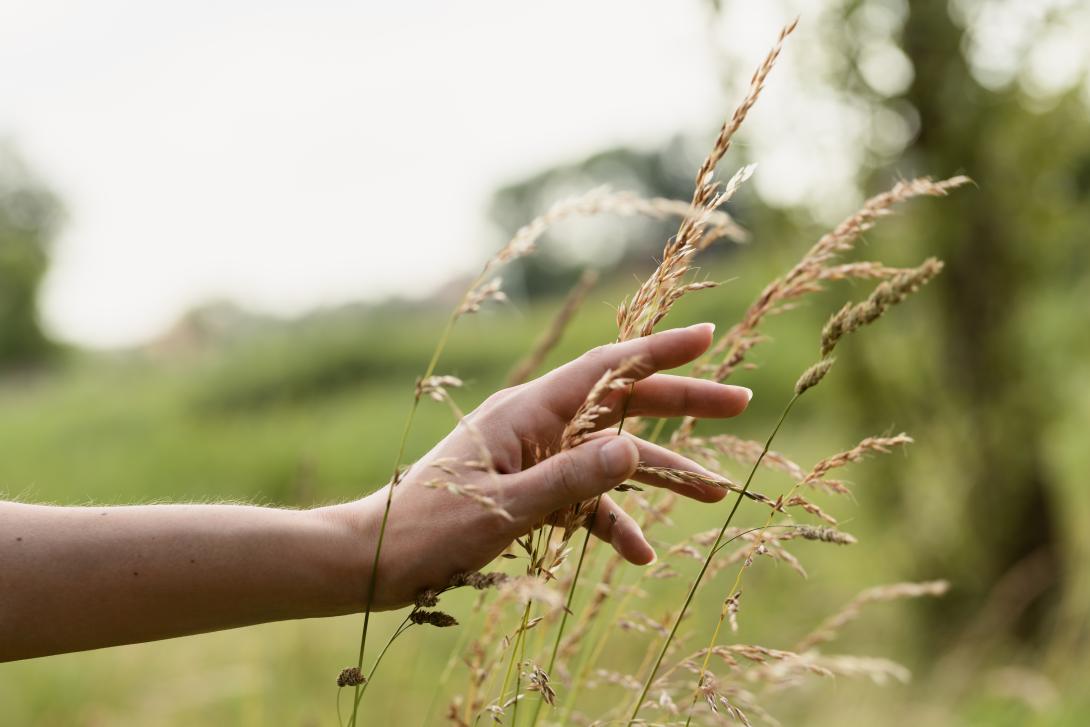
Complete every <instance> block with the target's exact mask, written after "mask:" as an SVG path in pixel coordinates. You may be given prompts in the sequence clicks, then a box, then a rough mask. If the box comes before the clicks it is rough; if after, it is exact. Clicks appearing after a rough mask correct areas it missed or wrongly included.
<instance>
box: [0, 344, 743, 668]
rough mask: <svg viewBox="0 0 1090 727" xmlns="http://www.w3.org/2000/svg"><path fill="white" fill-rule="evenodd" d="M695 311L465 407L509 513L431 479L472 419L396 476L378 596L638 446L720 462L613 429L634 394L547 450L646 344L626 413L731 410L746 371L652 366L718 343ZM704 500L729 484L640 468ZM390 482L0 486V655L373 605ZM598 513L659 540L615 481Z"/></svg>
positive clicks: (625, 546)
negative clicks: (271, 486)
mask: <svg viewBox="0 0 1090 727" xmlns="http://www.w3.org/2000/svg"><path fill="white" fill-rule="evenodd" d="M711 336H712V326H711V325H710V324H701V325H698V326H692V327H689V328H680V329H674V330H670V331H664V332H662V333H657V334H655V335H653V336H648V337H646V338H641V339H637V340H634V341H628V342H625V343H619V344H612V345H609V346H603V347H601V348H598V349H594V350H593V351H590V352H588V353H586V354H584V355H583V356H581V357H579V358H578V359H575V360H574V361H571V362H570V363H568V364H565V365H564V366H561V367H560V368H557V369H555V370H553V371H551V372H550V373H548V374H546V375H544V376H542V377H541V378H539V379H537V380H535V381H531V382H529V383H527V384H523V385H521V386H517V387H513V388H510V389H504V390H502V391H500V392H497V393H496V394H494V395H492V396H491V397H489V398H488V399H487V400H486V401H485V402H484V403H483V404H482V405H481V406H480V407H478V408H477V409H476V410H474V411H473V412H472V413H470V414H469V415H467V417H466V418H467V419H468V421H469V422H470V425H471V426H473V427H475V428H476V429H477V430H478V431H479V432H480V433H481V435H482V436H483V439H484V441H485V442H486V443H487V446H488V450H489V452H490V453H491V455H492V459H493V463H494V466H495V470H496V471H497V472H498V474H497V475H489V474H487V473H481V472H475V471H472V470H470V471H466V472H464V473H462V475H461V476H462V477H464V478H466V479H463V480H462V481H463V482H469V483H472V484H475V485H477V486H478V487H480V488H481V490H482V491H483V492H484V494H486V495H489V496H491V497H493V498H494V499H495V500H496V502H497V503H498V504H499V506H500V507H502V508H503V509H504V510H506V511H507V512H508V513H509V514H510V516H511V518H512V519H511V520H508V519H506V518H504V517H502V516H501V515H499V514H497V513H496V512H494V511H490V510H488V509H486V508H484V507H482V506H481V505H480V504H478V503H476V502H473V501H472V500H469V499H467V498H465V497H461V496H458V495H455V494H452V493H450V492H446V491H442V490H435V489H431V488H428V487H425V486H424V485H425V483H426V482H429V481H431V480H434V479H436V478H437V477H441V476H443V475H442V473H441V472H440V471H439V470H438V469H437V468H436V467H434V466H432V463H434V462H436V461H439V460H444V461H445V460H447V459H449V458H456V459H458V460H467V459H479V458H480V449H479V446H478V444H477V442H476V441H475V439H474V437H473V436H471V435H470V433H469V432H468V431H467V426H466V425H465V424H463V425H459V426H458V427H456V428H455V429H454V430H453V431H452V432H451V433H450V434H448V435H447V436H446V437H445V438H444V439H443V440H442V441H441V442H439V443H438V444H437V445H435V447H434V448H433V449H432V450H431V451H430V452H428V453H427V454H426V455H424V457H422V458H421V459H420V460H419V461H418V462H416V463H415V464H414V465H413V466H412V467H411V468H410V470H409V472H408V474H407V475H406V476H405V477H404V478H403V479H402V481H401V483H400V484H398V485H397V487H396V488H395V490H394V495H393V503H392V508H391V514H390V519H389V524H388V526H387V530H386V536H385V539H384V542H383V548H382V558H381V561H380V563H379V569H378V578H377V582H378V586H377V589H376V592H375V598H374V608H375V609H376V610H383V609H394V608H400V607H403V606H405V605H407V604H409V603H411V602H412V600H413V598H414V597H415V596H416V594H418V593H419V592H420V591H421V590H423V589H425V588H435V587H441V586H443V585H445V584H446V582H447V581H448V579H449V578H450V577H451V576H452V575H453V574H455V573H457V572H460V571H467V570H476V569H479V568H482V567H484V566H486V565H487V564H488V563H489V562H490V561H492V560H493V559H494V558H496V557H497V556H498V555H499V554H500V553H502V552H503V551H504V550H505V549H506V548H507V547H508V546H509V545H510V543H511V542H512V540H513V539H514V538H516V537H518V536H521V535H523V534H525V533H526V532H528V531H529V530H531V529H532V528H533V527H534V526H535V525H536V524H538V523H540V522H542V520H543V519H544V518H546V517H547V516H548V515H549V513H552V512H554V511H556V510H558V509H559V508H562V507H564V506H566V505H570V504H573V503H576V502H579V501H582V500H587V499H591V498H594V497H595V496H597V495H602V494H604V493H608V492H609V491H610V490H611V489H612V488H614V487H615V486H617V485H619V484H621V483H622V482H624V481H625V480H628V479H630V478H632V476H633V473H634V472H635V469H636V465H637V463H638V462H639V461H642V462H645V463H646V464H649V465H653V466H668V467H674V468H678V469H685V470H690V471H694V472H699V473H702V474H709V473H708V472H707V470H705V469H703V468H702V467H701V466H700V465H698V464H697V463H695V462H693V461H691V460H689V459H686V458H684V457H681V456H680V455H677V454H674V453H673V452H670V451H668V450H666V449H664V448H662V447H659V446H656V445H654V444H651V443H649V442H646V441H643V440H641V439H639V438H637V437H634V436H631V435H628V434H624V435H620V436H618V435H617V434H615V433H614V430H615V429H616V424H617V422H618V420H619V419H620V416H621V410H622V407H623V401H622V400H623V397H624V396H625V395H626V394H627V392H618V393H616V394H614V395H612V396H611V398H609V399H607V401H606V403H607V404H608V405H609V406H610V408H611V413H610V414H609V415H606V416H603V417H602V418H601V419H600V421H599V424H600V429H601V431H600V432H598V433H597V434H595V435H594V436H593V437H592V438H591V439H590V440H589V441H587V442H585V443H583V444H581V445H579V446H578V447H575V448H574V449H571V450H568V451H566V452H562V453H560V454H556V455H554V456H552V457H549V458H548V459H545V460H544V461H542V462H538V463H535V461H534V459H533V456H532V444H533V443H537V444H542V445H549V444H555V443H556V442H557V441H558V440H559V438H560V434H561V432H562V431H563V428H564V426H565V425H566V424H567V422H568V421H569V420H570V419H571V417H572V415H573V414H574V413H575V411H576V409H577V408H578V407H579V405H580V404H581V403H582V402H583V400H584V398H585V396H586V394H587V392H588V391H589V390H590V388H591V387H592V386H593V384H594V383H595V381H597V379H598V378H599V377H600V376H601V375H602V373H603V372H604V371H605V370H606V369H608V368H613V367H616V366H617V365H619V364H620V363H621V362H622V361H624V360H626V359H629V358H631V357H638V359H639V362H640V363H639V367H638V371H637V375H638V378H639V381H638V382H637V383H636V384H635V386H634V388H633V389H632V393H631V396H630V398H629V401H628V410H627V412H628V414H629V415H630V416H637V415H646V416H655V417H676V416H682V415H690V416H695V417H700V418H722V417H731V416H735V415H737V414H739V413H741V412H742V411H743V410H744V409H745V408H746V405H747V404H748V402H749V399H750V396H751V393H750V391H749V390H748V389H745V388H742V387H737V386H726V385H723V384H716V383H713V382H710V381H705V380H701V379H694V378H689V377H683V376H670V375H667V374H661V373H657V372H658V371H662V370H667V369H672V368H675V367H677V366H681V365H683V364H685V363H688V362H689V361H692V360H693V359H695V358H696V357H697V356H699V355H700V354H701V353H703V352H704V351H705V350H706V349H707V348H708V346H709V345H710V343H711ZM637 479H638V480H639V481H642V482H644V484H647V485H651V486H660V487H669V488H670V489H673V490H675V491H677V492H679V493H680V494H682V495H686V496H688V497H691V498H694V499H696V500H699V501H702V502H709V503H711V502H717V501H719V500H720V499H722V498H723V496H724V494H725V493H724V491H723V490H721V489H719V488H715V487H712V486H707V487H704V486H686V485H678V484H674V483H670V482H665V481H656V480H655V479H653V478H644V477H640V478H637ZM386 498H387V490H386V488H382V489H380V490H378V491H377V492H374V493H372V494H370V495H368V496H367V497H364V498H362V499H360V500H356V501H353V502H349V503H344V504H340V505H333V506H329V507H321V508H316V509H311V510H286V509H276V508H266V507H252V506H245V505H142V506H128V507H56V506H48V505H31V504H23V503H14V502H0V661H11V660H15V659H26V658H31V657H37V656H45V655H49V654H58V653H64V652H71V651H81V650H85V649H95V648H100V647H105V646H116V645H120V644H129V643H136V642H144V641H153V640H156V639H166V638H171V637H175V636H183V635H187V634H197V633H204V632H208V631H216V630H220V629H228V628H236V627H241V626H248V625H252V624H259V623H266V622H270V621H280V620H285V619H299V618H313V617H319V616H335V615H342V614H349V613H358V612H360V611H362V610H363V609H364V607H365V603H366V595H367V593H366V591H367V583H368V582H369V580H370V576H371V567H372V561H373V558H374V552H375V550H374V548H375V543H376V540H377V536H378V530H379V523H380V522H381V519H382V513H383V510H384V507H385V503H386ZM592 531H593V532H594V534H595V535H596V536H597V537H599V538H600V539H602V540H603V541H605V542H608V543H610V544H611V545H612V546H613V548H614V549H615V550H616V551H617V552H618V553H619V554H620V555H621V556H622V557H624V558H625V559H626V560H628V561H630V562H632V563H634V564H637V565H646V564H648V563H650V562H653V560H654V558H655V552H654V550H653V549H652V547H651V545H650V544H649V543H648V541H647V539H646V538H645V537H644V535H643V533H642V532H641V531H640V528H639V526H638V525H637V524H636V521H635V520H634V519H633V518H632V517H631V516H630V515H628V514H627V513H626V512H625V511H624V510H623V509H621V508H620V507H619V506H618V505H617V504H616V503H615V502H614V501H613V499H611V498H610V497H609V496H608V495H605V496H604V497H603V498H602V500H601V504H600V506H599V509H598V513H597V518H596V521H595V522H594V523H593V526H592Z"/></svg>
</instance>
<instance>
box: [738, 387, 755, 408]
mask: <svg viewBox="0 0 1090 727" xmlns="http://www.w3.org/2000/svg"><path fill="white" fill-rule="evenodd" d="M738 388H739V389H741V390H742V391H744V392H745V393H746V403H747V404H748V403H749V402H751V401H753V389H750V388H747V387H745V386H739V387H738Z"/></svg>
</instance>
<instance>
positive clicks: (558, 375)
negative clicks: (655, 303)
mask: <svg viewBox="0 0 1090 727" xmlns="http://www.w3.org/2000/svg"><path fill="white" fill-rule="evenodd" d="M714 331H715V325H714V324H712V323H697V324H696V325H695V326H689V327H688V328H674V329H671V330H669V331H663V332H661V333H653V334H651V335H650V336H644V337H642V338H634V339H632V340H630V341H623V342H621V343H611V344H609V345H606V346H599V347H598V348H595V349H592V350H590V351H587V352H586V353H585V354H583V355H582V356H580V357H579V358H577V359H575V360H574V361H569V362H568V363H566V364H564V365H563V366H561V367H560V368H558V369H555V370H553V371H551V372H549V373H548V374H546V375H545V376H542V377H541V378H540V379H538V382H537V383H539V384H540V385H542V386H546V387H548V388H549V396H548V400H549V401H550V404H551V405H552V407H553V408H554V409H555V410H557V411H561V410H563V411H567V410H568V409H570V410H571V411H572V412H574V411H575V410H576V409H577V408H578V407H579V405H580V404H582V403H583V400H584V398H585V397H586V395H587V392H588V391H590V388H591V387H592V386H594V384H595V382H597V381H598V379H600V378H601V377H602V374H604V373H605V372H606V370H608V369H615V368H617V367H618V366H620V365H621V363H623V362H625V361H628V360H630V359H634V360H635V371H634V374H633V375H634V377H635V378H636V379H643V378H646V377H648V376H650V375H651V374H653V373H655V372H656V371H663V370H666V369H672V368H676V367H678V366H681V365H682V364H686V363H689V362H690V361H692V360H693V359H695V358H696V357H697V356H699V355H700V354H702V353H704V352H705V351H707V350H708V347H709V346H710V345H711V343H712V333H713V332H714Z"/></svg>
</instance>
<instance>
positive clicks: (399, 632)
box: [356, 616, 412, 703]
mask: <svg viewBox="0 0 1090 727" xmlns="http://www.w3.org/2000/svg"><path fill="white" fill-rule="evenodd" d="M411 627H412V624H411V623H409V617H408V616H406V617H405V620H404V621H402V622H401V624H400V625H399V626H398V627H397V628H396V629H395V630H394V633H393V634H391V635H390V638H389V639H387V640H386V645H385V646H383V647H382V651H380V652H379V654H378V658H377V659H375V663H374V664H372V665H371V673H370V674H368V675H367V681H366V682H364V683H363V684H362V685H361V686H362V689H360V694H359V697H357V698H356V701H357V703H358V702H359V700H360V699H363V693H364V692H366V691H367V687H369V686H371V682H373V681H374V680H375V672H377V671H378V665H379V664H381V663H382V657H384V656H386V652H387V651H388V650H389V648H390V645H391V644H393V643H394V641H395V640H396V639H397V637H398V636H401V635H402V634H403V633H405V632H406V631H408V630H409V629H410V628H411Z"/></svg>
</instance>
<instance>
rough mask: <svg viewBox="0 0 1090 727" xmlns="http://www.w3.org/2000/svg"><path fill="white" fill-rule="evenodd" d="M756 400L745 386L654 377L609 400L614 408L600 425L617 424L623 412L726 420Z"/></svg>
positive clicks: (668, 376) (673, 377)
mask: <svg viewBox="0 0 1090 727" xmlns="http://www.w3.org/2000/svg"><path fill="white" fill-rule="evenodd" d="M626 397H627V398H628V403H627V410H626V409H625V398H626ZM752 398H753V392H752V391H750V390H749V389H747V388H746V387H744V386H729V385H727V384H719V383H716V382H714V381H708V380H706V379H694V378H692V377H689V376H671V375H669V374H654V375H653V376H649V377H648V378H646V379H644V380H643V381H640V382H638V383H637V384H636V385H635V386H634V387H633V389H632V393H631V395H629V392H628V390H627V389H626V390H624V391H617V392H614V393H613V394H612V395H610V396H609V397H607V398H606V400H605V401H604V402H603V404H604V405H605V406H608V407H609V408H610V412H609V414H603V415H602V416H600V417H598V424H600V425H601V426H603V427H605V426H609V425H610V424H614V423H616V422H617V421H618V420H619V419H620V417H621V412H622V411H626V413H627V415H628V416H653V417H679V416H691V417H696V418H698V419H724V418H726V417H733V416H738V415H739V414H741V413H742V412H743V411H745V409H746V407H747V406H748V405H749V401H750V399H752Z"/></svg>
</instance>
